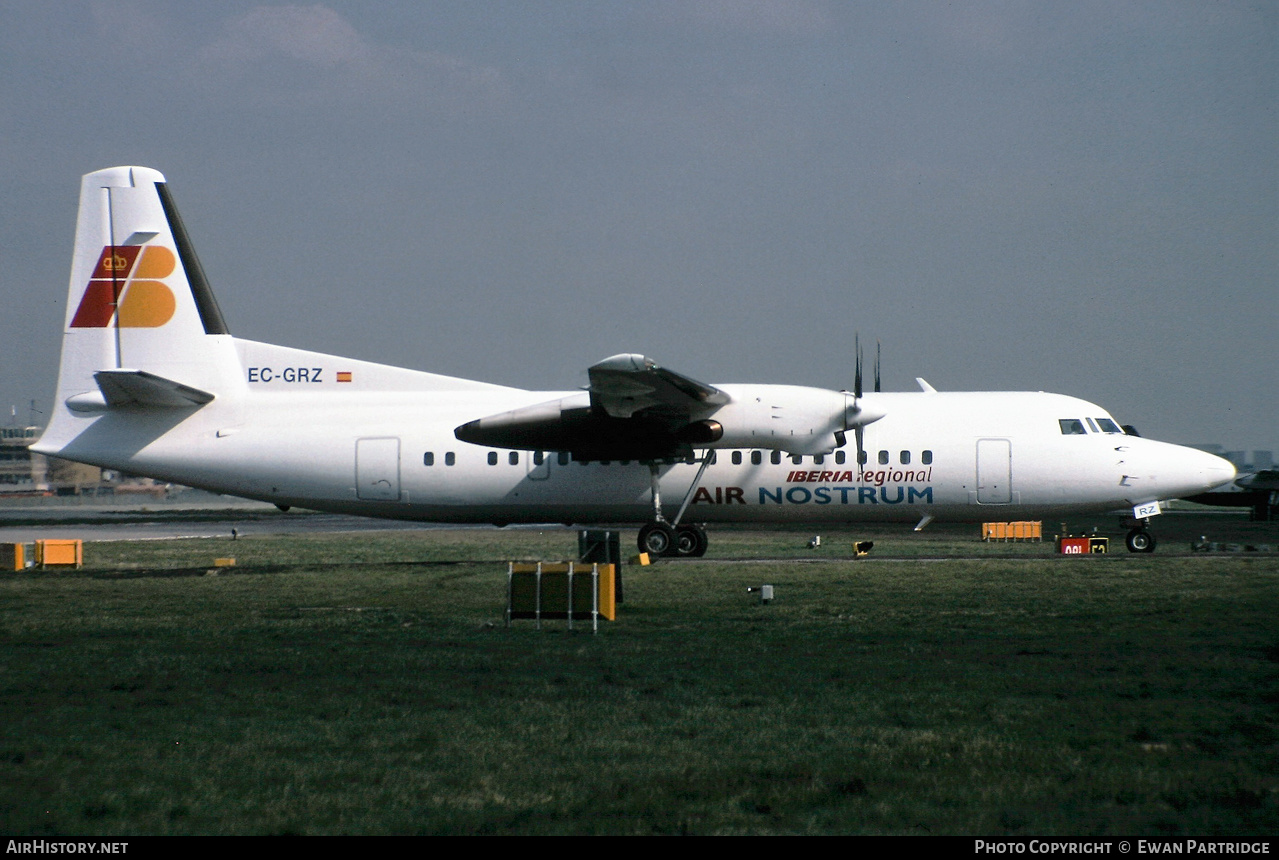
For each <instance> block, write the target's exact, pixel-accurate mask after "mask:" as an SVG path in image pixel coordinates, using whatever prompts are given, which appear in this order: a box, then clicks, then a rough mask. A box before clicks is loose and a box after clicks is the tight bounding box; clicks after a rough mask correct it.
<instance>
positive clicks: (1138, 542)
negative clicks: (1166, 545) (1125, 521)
mask: <svg viewBox="0 0 1279 860" xmlns="http://www.w3.org/2000/svg"><path fill="white" fill-rule="evenodd" d="M1124 542H1125V543H1126V544H1128V551H1129V552H1154V551H1155V536H1154V535H1152V534H1151V533H1150V532H1148V531H1146V530H1145V529H1133V530H1132V531H1130V532H1128V537H1127V538H1125V540H1124Z"/></svg>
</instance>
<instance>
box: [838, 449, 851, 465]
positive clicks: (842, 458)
mask: <svg viewBox="0 0 1279 860" xmlns="http://www.w3.org/2000/svg"><path fill="white" fill-rule="evenodd" d="M847 459H848V457H847V456H846V455H845V454H844V452H843V451H836V452H835V465H837V466H842V465H844V461H845V460H847Z"/></svg>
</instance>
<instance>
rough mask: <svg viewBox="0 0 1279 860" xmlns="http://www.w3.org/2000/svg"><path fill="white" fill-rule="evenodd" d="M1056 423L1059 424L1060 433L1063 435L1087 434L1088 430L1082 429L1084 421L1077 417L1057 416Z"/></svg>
mask: <svg viewBox="0 0 1279 860" xmlns="http://www.w3.org/2000/svg"><path fill="white" fill-rule="evenodd" d="M1057 423H1058V424H1060V425H1061V435H1063V436H1087V435H1088V431H1087V430H1085V429H1084V422H1082V421H1080V420H1079V419H1078V418H1059V419H1057Z"/></svg>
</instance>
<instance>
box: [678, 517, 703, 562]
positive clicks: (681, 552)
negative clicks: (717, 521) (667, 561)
mask: <svg viewBox="0 0 1279 860" xmlns="http://www.w3.org/2000/svg"><path fill="white" fill-rule="evenodd" d="M709 543H710V541H709V540H708V539H707V537H706V529H704V528H702V527H701V526H699V525H695V524H692V523H689V524H687V525H682V526H679V527H678V528H676V529H675V555H677V556H679V557H681V558H701V557H702V556H704V555H706V547H707V545H708V544H709Z"/></svg>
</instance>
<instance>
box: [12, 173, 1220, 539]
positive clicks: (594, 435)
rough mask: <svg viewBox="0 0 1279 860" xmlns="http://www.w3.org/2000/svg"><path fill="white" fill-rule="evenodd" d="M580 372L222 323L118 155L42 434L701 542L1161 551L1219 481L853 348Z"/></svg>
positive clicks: (1042, 403) (357, 500) (80, 268)
mask: <svg viewBox="0 0 1279 860" xmlns="http://www.w3.org/2000/svg"><path fill="white" fill-rule="evenodd" d="M876 376H878V374H876ZM589 377H590V385H589V387H588V388H587V389H586V390H584V391H571V392H545V391H524V390H520V389H516V388H506V387H503V386H499V385H490V384H487V383H483V382H475V381H471V380H467V379H455V378H452V377H447V376H440V375H436V374H432V373H422V372H418V371H413V370H405V369H401V368H396V367H388V366H384V365H379V364H372V363H368V362H363V361H355V360H352V359H347V358H339V357H336V356H332V355H323V354H320V353H315V352H306V351H303V350H297V349H289V348H287V347H282V346H272V345H269V344H265V343H255V342H253V341H247V340H241V339H238V338H234V337H232V336H231V334H230V333H229V331H228V330H227V325H226V323H225V322H224V320H223V317H222V313H221V311H220V310H219V309H218V304H217V302H216V301H215V299H214V297H213V293H212V291H211V290H210V288H209V284H208V282H207V280H206V279H205V275H204V272H203V270H202V269H201V267H200V263H199V261H198V259H197V258H196V255H195V252H194V250H193V249H192V246H191V241H190V239H189V238H188V236H187V233H186V230H185V229H184V228H183V226H182V221H181V220H180V218H179V217H178V212H177V210H176V209H175V208H174V205H173V198H172V196H171V195H170V192H169V190H168V186H167V184H166V183H165V179H164V177H163V176H162V175H161V174H160V173H158V172H157V171H155V170H151V169H148V168H142V167H116V168H110V169H107V170H100V171H97V172H95V173H90V174H88V175H87V176H85V177H84V179H83V184H82V185H81V189H80V210H79V217H78V222H77V225H76V243H75V255H74V258H73V261H72V265H71V287H70V296H69V300H68V303H67V316H66V325H65V328H64V332H63V341H62V364H61V368H60V372H59V377H58V393H57V399H56V402H55V405H54V410H53V418H52V420H51V422H50V424H49V427H48V429H47V430H46V431H45V433H44V435H43V436H42V437H41V439H40V441H39V442H38V443H37V444H36V445H35V446H33V449H34V450H36V451H39V452H41V453H44V454H50V455H54V456H57V457H63V458H66V459H69V460H76V461H79V462H82V463H89V464H92V465H96V466H102V467H104V468H111V469H118V470H121V471H124V472H130V473H133V474H138V475H147V476H150V477H153V478H158V479H160V480H165V481H173V482H175V483H180V484H185V485H188V486H192V487H200V488H204V489H207V490H212V491H214V492H217V493H225V494H229V495H235V496H244V497H248V498H252V499H262V500H265V501H269V502H274V503H275V504H277V505H279V506H280V507H282V508H287V507H289V506H292V505H297V506H300V507H306V508H312V509H316V510H324V511H334V512H341V513H348V514H361V515H365V516H371V517H388V518H394V519H402V520H420V521H430V522H455V523H496V524H507V523H519V522H564V523H579V524H591V523H609V524H626V523H630V524H637V525H641V524H642V528H641V529H640V533H639V546H640V548H641V549H642V550H646V551H648V552H650V553H654V554H658V555H700V554H702V553H704V552H705V551H706V531H705V528H704V526H703V525H702V523H706V522H813V523H821V522H854V521H901V522H908V523H909V522H914V523H917V526H916V527H917V528H923V527H924V526H925V525H927V524H928V523H930V522H932V521H934V520H959V521H970V522H971V521H983V520H996V521H1003V520H1022V519H1038V518H1045V517H1058V516H1065V515H1070V514H1078V513H1084V512H1096V513H1100V512H1105V511H1111V510H1116V509H1128V510H1131V514H1132V520H1133V521H1132V525H1133V526H1134V527H1133V528H1132V531H1130V532H1129V534H1128V548H1129V549H1130V550H1132V551H1134V552H1143V551H1151V550H1153V548H1154V538H1153V536H1152V535H1151V534H1150V532H1149V531H1148V530H1147V528H1146V525H1147V523H1148V522H1149V520H1148V518H1149V516H1150V515H1152V514H1155V513H1158V512H1159V504H1158V503H1159V501H1160V500H1164V499H1171V498H1179V497H1182V496H1188V495H1193V494H1195V493H1202V492H1204V491H1206V490H1209V489H1212V488H1213V487H1216V486H1218V485H1220V484H1223V483H1226V482H1228V481H1230V480H1232V479H1233V478H1234V477H1235V470H1234V467H1233V466H1231V464H1230V463H1229V462H1227V461H1226V460H1223V459H1220V458H1218V457H1214V456H1212V455H1209V454H1206V453H1203V452H1201V451H1197V450H1194V449H1191V448H1183V447H1179V446H1175V445H1169V444H1165V443H1162V442H1155V441H1152V440H1149V439H1144V438H1140V437H1137V436H1135V435H1129V434H1127V433H1125V432H1124V431H1123V430H1122V429H1121V428H1120V426H1119V425H1118V424H1117V423H1116V422H1115V421H1114V420H1113V419H1112V418H1111V417H1110V416H1109V415H1108V414H1107V413H1106V411H1105V410H1104V409H1102V408H1101V407H1099V406H1094V405H1093V404H1091V403H1087V402H1085V401H1083V400H1077V399H1075V398H1073V397H1065V396H1062V395H1058V394H1045V393H1043V392H1038V393H1029V392H1027V393H1012V392H964V393H961V392H955V393H942V392H938V391H935V390H933V388H932V387H931V386H929V385H928V384H927V383H926V382H924V381H923V380H920V387H921V388H922V389H923V390H922V391H921V392H918V393H883V392H879V391H874V392H869V393H864V392H863V391H862V390H861V388H862V385H861V372H860V359H859V361H858V373H857V380H856V385H855V386H854V389H855V390H853V391H829V390H823V389H818V388H805V387H799V386H790V385H727V384H725V385H707V384H705V383H701V382H697V381H696V380H693V379H690V378H689V377H687V376H684V375H682V374H679V373H675V372H673V371H671V370H668V369H666V368H663V367H661V366H659V365H657V364H656V363H654V362H653V361H652V360H650V359H648V358H645V357H644V356H641V355H617V356H613V357H612V358H608V359H605V360H604V361H602V362H600V363H599V364H596V365H595V366H593V367H591V368H590V371H589ZM878 387H879V386H878V385H876V386H875V388H878ZM850 435H851V436H852V439H851V440H850V439H849V436H850ZM850 442H851V444H850ZM663 493H665V494H666V497H667V498H668V499H670V498H672V497H673V498H675V499H678V500H679V503H678V504H677V505H672V506H669V507H667V506H664V505H663V503H662V495H663ZM672 508H677V509H678V511H677V513H675V514H674V516H669V514H670V511H671V510H672Z"/></svg>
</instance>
